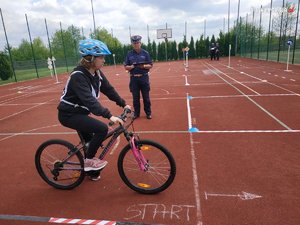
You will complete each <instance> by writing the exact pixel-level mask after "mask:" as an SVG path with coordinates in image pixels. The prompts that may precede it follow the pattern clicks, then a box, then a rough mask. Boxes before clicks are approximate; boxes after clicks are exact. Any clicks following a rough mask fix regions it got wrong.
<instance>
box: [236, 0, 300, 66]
mask: <svg viewBox="0 0 300 225" xmlns="http://www.w3.org/2000/svg"><path fill="white" fill-rule="evenodd" d="M297 4H298V5H297ZM297 4H293V3H287V2H285V1H282V2H280V1H277V2H275V3H273V1H271V3H270V4H269V5H267V6H264V7H263V6H261V7H257V8H252V9H251V12H249V13H247V15H246V16H244V17H240V19H239V21H238V23H237V27H236V33H237V37H238V38H237V39H238V44H239V45H238V46H237V47H238V48H237V49H238V52H237V53H238V54H239V55H241V56H244V57H251V58H256V59H262V60H271V61H277V62H287V60H289V63H293V64H300V40H299V34H298V27H299V20H298V17H299V1H298V3H297Z"/></svg>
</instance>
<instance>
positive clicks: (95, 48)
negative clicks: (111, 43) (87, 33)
mask: <svg viewBox="0 0 300 225" xmlns="http://www.w3.org/2000/svg"><path fill="white" fill-rule="evenodd" d="M79 53H80V55H81V56H82V57H84V56H87V55H92V56H100V55H110V54H111V52H110V51H109V49H108V47H107V45H106V44H104V43H103V42H102V41H98V40H95V39H85V40H81V41H79Z"/></svg>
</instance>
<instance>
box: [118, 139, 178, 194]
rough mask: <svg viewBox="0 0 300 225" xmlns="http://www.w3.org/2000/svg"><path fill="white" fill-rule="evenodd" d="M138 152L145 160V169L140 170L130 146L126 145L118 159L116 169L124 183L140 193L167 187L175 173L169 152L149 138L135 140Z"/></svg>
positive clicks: (174, 165)
mask: <svg viewBox="0 0 300 225" xmlns="http://www.w3.org/2000/svg"><path fill="white" fill-rule="evenodd" d="M136 142H137V143H136V145H137V146H138V149H139V151H140V153H141V154H142V155H143V156H144V158H145V159H146V161H147V170H146V171H141V170H140V168H139V166H138V164H137V162H136V159H135V157H134V155H133V154H132V152H131V146H130V145H129V144H128V145H126V146H125V147H124V148H123V149H122V151H121V153H120V155H119V159H118V171H119V174H120V177H121V178H122V180H123V181H124V183H125V184H126V185H127V186H128V187H129V188H131V189H132V190H134V191H137V192H139V193H142V194H156V193H159V192H162V191H164V190H165V189H167V188H168V187H169V186H170V185H171V184H172V182H173V180H174V178H175V175H176V164H175V160H174V158H173V156H172V155H171V153H170V152H169V151H168V150H167V149H166V148H165V147H163V146H162V145H160V144H158V143H156V142H154V141H151V140H139V141H136Z"/></svg>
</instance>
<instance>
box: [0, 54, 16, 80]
mask: <svg viewBox="0 0 300 225" xmlns="http://www.w3.org/2000/svg"><path fill="white" fill-rule="evenodd" d="M12 75H13V72H12V68H11V66H10V63H9V60H8V56H7V55H5V54H4V53H3V52H0V78H1V80H8V79H9V78H11V77H12Z"/></svg>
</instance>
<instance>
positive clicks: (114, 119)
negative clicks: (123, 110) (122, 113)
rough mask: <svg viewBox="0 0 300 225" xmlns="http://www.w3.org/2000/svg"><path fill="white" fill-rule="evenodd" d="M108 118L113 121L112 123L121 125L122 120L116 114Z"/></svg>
mask: <svg viewBox="0 0 300 225" xmlns="http://www.w3.org/2000/svg"><path fill="white" fill-rule="evenodd" d="M109 120H110V121H111V122H113V123H114V124H115V123H119V124H122V125H123V123H124V121H123V120H122V119H120V118H119V117H117V116H112V117H110V118H109Z"/></svg>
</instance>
